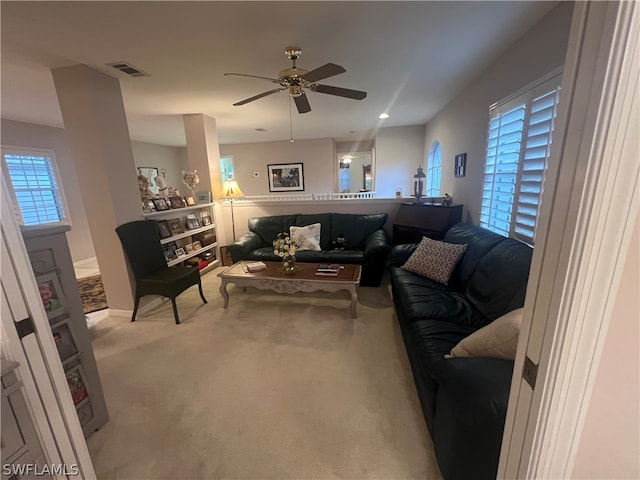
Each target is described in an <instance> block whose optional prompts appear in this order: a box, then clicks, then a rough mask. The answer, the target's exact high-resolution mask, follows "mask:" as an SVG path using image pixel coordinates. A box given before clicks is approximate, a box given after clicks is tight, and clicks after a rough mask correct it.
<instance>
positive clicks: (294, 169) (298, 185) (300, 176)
mask: <svg viewBox="0 0 640 480" xmlns="http://www.w3.org/2000/svg"><path fill="white" fill-rule="evenodd" d="M267 175H268V177H269V191H270V192H303V191H304V172H303V164H302V163H274V164H269V165H267Z"/></svg>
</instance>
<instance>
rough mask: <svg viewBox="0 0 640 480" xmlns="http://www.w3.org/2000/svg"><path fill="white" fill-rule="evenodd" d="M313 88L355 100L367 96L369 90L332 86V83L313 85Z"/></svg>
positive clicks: (316, 90) (320, 91) (319, 91)
mask: <svg viewBox="0 0 640 480" xmlns="http://www.w3.org/2000/svg"><path fill="white" fill-rule="evenodd" d="M311 90H313V91H314V92H318V93H327V94H329V95H337V96H339V97H346V98H352V99H354V100H362V99H363V98H366V97H367V92H363V91H361V90H351V89H349V88H340V87H332V86H330V85H312V86H311Z"/></svg>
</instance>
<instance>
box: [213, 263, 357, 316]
mask: <svg viewBox="0 0 640 480" xmlns="http://www.w3.org/2000/svg"><path fill="white" fill-rule="evenodd" d="M247 263H251V262H247V261H242V262H238V263H235V264H233V265H231V266H230V267H229V268H227V269H226V270H225V271H224V272H222V273H219V274H218V276H219V277H220V278H221V279H222V283H221V284H220V294H221V295H222V297H223V298H224V308H227V306H228V305H229V293H228V292H227V284H229V283H234V284H236V285H238V286H240V287H254V288H257V289H259V290H272V291H274V292H277V293H289V294H293V293H297V292H317V291H324V292H337V291H340V290H346V291H348V292H349V293H350V294H351V305H350V307H349V309H350V311H351V316H352V317H353V318H358V314H357V313H356V305H357V304H358V290H357V288H358V284H359V283H360V274H361V273H362V267H361V266H360V265H344V268H342V269H341V270H340V273H339V274H338V275H337V276H335V277H334V276H321V275H316V274H315V273H316V267H317V266H318V264H317V263H300V262H299V263H297V264H296V267H298V270H297V271H296V273H294V274H293V275H285V274H284V273H282V271H281V269H282V263H280V262H264V263H265V264H266V265H267V269H266V270H262V271H260V272H254V273H249V272H247V269H246V265H247Z"/></svg>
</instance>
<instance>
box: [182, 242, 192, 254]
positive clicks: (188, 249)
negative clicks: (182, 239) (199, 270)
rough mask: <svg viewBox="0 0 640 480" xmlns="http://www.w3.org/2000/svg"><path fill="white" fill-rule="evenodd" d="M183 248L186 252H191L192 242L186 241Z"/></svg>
mask: <svg viewBox="0 0 640 480" xmlns="http://www.w3.org/2000/svg"><path fill="white" fill-rule="evenodd" d="M184 250H185V251H186V252H187V253H193V244H192V243H187V244H186V245H185V246H184Z"/></svg>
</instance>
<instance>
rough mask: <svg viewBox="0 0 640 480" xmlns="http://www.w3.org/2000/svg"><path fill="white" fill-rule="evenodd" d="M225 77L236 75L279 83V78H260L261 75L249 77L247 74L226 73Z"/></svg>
mask: <svg viewBox="0 0 640 480" xmlns="http://www.w3.org/2000/svg"><path fill="white" fill-rule="evenodd" d="M224 75H225V76H227V75H236V76H238V77H249V78H260V79H262V80H269V81H270V82H273V83H278V79H277V78H269V77H260V76H259V75H247V74H246V73H225V74H224Z"/></svg>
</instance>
